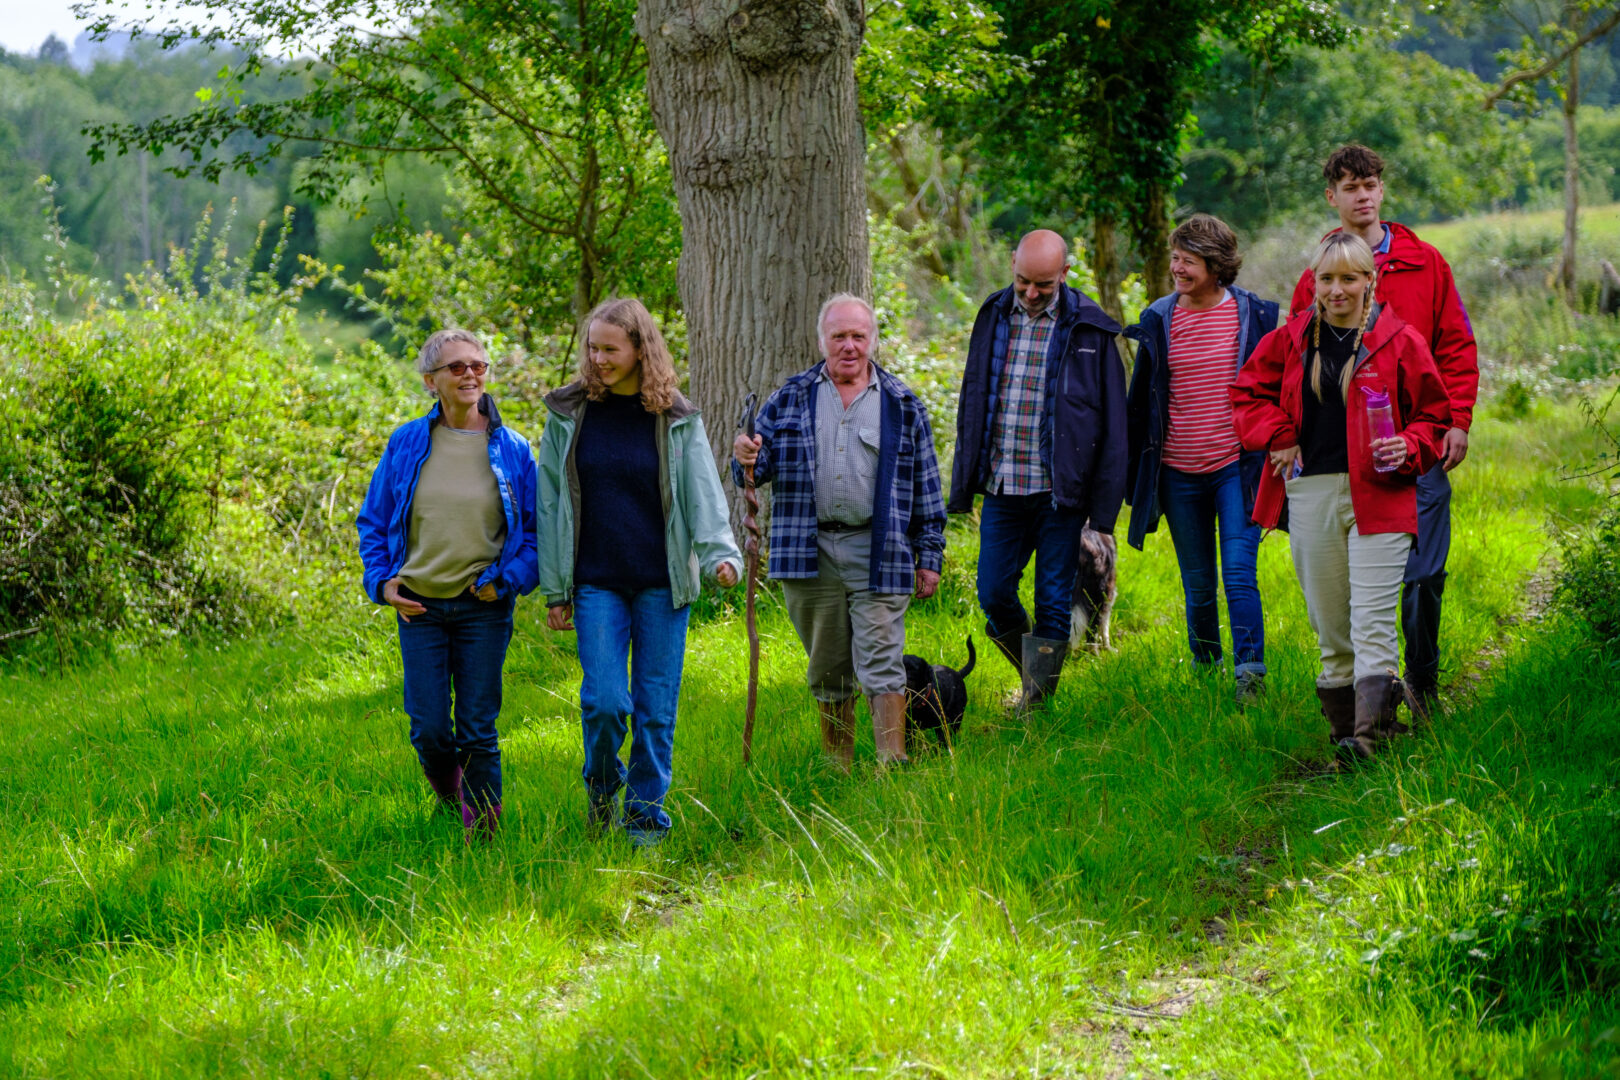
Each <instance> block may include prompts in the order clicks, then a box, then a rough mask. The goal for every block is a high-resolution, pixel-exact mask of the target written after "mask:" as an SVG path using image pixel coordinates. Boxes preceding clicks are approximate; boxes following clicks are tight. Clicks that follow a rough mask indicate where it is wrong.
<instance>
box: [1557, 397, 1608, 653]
mask: <svg viewBox="0 0 1620 1080" xmlns="http://www.w3.org/2000/svg"><path fill="white" fill-rule="evenodd" d="M1616 403H1620V388H1617V389H1615V390H1611V391H1610V392H1609V396H1608V398H1607V400H1605V401H1604V402H1603V403H1602V404H1601V405H1598V404H1594V403H1593V402H1592V401H1590V400H1583V401H1582V403H1581V404H1582V408H1583V410H1584V412H1585V413H1586V417H1587V420H1588V423H1589V424H1590V426H1591V430H1592V433H1593V434H1594V435H1596V436H1597V440H1598V449H1597V450H1596V451H1595V453H1594V454H1593V456H1592V458H1591V459H1590V460H1589V461H1586V462H1583V463H1582V467H1580V468H1578V469H1577V470H1576V471H1577V473H1578V474H1579V475H1581V476H1584V477H1592V478H1595V479H1596V480H1597V481H1598V482H1599V483H1600V484H1602V485H1604V486H1605V490H1606V492H1607V494H1608V496H1609V501H1608V504H1607V506H1606V507H1605V508H1604V509H1603V512H1602V513H1601V514H1599V515H1598V516H1597V518H1596V520H1595V521H1593V522H1592V523H1591V524H1590V525H1588V526H1586V527H1584V528H1579V529H1576V530H1573V531H1572V532H1570V533H1568V534H1567V535H1566V536H1565V537H1564V541H1563V561H1562V565H1560V567H1559V569H1558V594H1557V595H1558V599H1559V601H1560V602H1562V603H1563V604H1564V606H1565V607H1567V608H1568V609H1570V610H1571V611H1573V612H1574V613H1575V614H1576V615H1577V616H1578V617H1579V618H1581V619H1583V620H1585V622H1586V624H1587V625H1588V626H1589V627H1590V628H1591V631H1592V634H1593V636H1595V637H1596V638H1597V639H1598V640H1599V641H1602V642H1604V643H1606V644H1609V645H1617V644H1620V433H1617V432H1616V430H1615V429H1614V427H1612V426H1611V425H1612V424H1613V421H1612V420H1611V419H1610V416H1609V414H1610V411H1611V410H1612V409H1613V408H1614V406H1615V405H1616Z"/></svg>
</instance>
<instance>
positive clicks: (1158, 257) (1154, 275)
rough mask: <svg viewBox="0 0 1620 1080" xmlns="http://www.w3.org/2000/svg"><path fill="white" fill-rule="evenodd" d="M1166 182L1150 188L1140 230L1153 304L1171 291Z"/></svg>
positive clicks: (1144, 274)
mask: <svg viewBox="0 0 1620 1080" xmlns="http://www.w3.org/2000/svg"><path fill="white" fill-rule="evenodd" d="M1168 201H1169V200H1168V198H1167V194H1166V192H1165V189H1164V185H1163V184H1152V185H1150V186H1149V187H1148V197H1147V205H1146V206H1145V207H1144V208H1143V211H1142V222H1141V227H1140V228H1139V229H1138V230H1137V237H1138V239H1137V248H1138V250H1140V251H1141V253H1142V284H1143V285H1145V286H1146V287H1147V299H1148V302H1149V303H1151V302H1153V301H1154V300H1157V299H1158V298H1159V297H1161V296H1163V295H1164V294H1165V293H1167V292H1169V291H1170V214H1169V211H1168V210H1167V208H1166V207H1167V203H1168Z"/></svg>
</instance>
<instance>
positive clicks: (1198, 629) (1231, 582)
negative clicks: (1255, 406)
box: [1159, 461, 1266, 674]
mask: <svg viewBox="0 0 1620 1080" xmlns="http://www.w3.org/2000/svg"><path fill="white" fill-rule="evenodd" d="M1159 508H1160V510H1161V511H1162V512H1163V513H1164V520H1165V523H1166V524H1167V525H1169V526H1170V539H1171V542H1173V543H1174V544H1175V546H1176V562H1177V563H1178V564H1179V565H1180V567H1181V588H1182V591H1183V593H1185V595H1186V600H1187V642H1188V644H1190V645H1191V646H1192V654H1193V660H1194V661H1195V662H1196V663H1200V664H1214V663H1219V662H1220V659H1221V614H1220V608H1219V606H1218V604H1217V603H1216V599H1215V584H1216V568H1215V545H1216V541H1217V539H1218V540H1219V542H1220V579H1221V583H1222V584H1223V585H1224V586H1225V589H1226V610H1227V613H1228V614H1229V615H1230V616H1231V619H1232V652H1233V654H1234V658H1235V660H1236V661H1237V672H1238V673H1239V674H1241V673H1243V672H1246V671H1252V672H1256V673H1259V674H1264V673H1265V670H1266V623H1265V617H1264V615H1263V614H1262V613H1261V610H1260V586H1259V583H1258V581H1257V578H1256V569H1255V565H1256V561H1257V559H1258V555H1259V551H1260V526H1258V525H1256V524H1255V523H1254V522H1253V521H1252V520H1250V516H1249V513H1248V511H1247V510H1245V509H1244V505H1243V474H1242V471H1241V467H1240V465H1239V463H1238V462H1235V461H1234V462H1233V463H1232V464H1230V465H1228V466H1226V467H1225V468H1222V469H1216V470H1215V471H1214V472H1210V473H1188V472H1182V471H1181V470H1180V469H1173V468H1171V467H1170V466H1168V465H1165V466H1163V467H1162V468H1161V469H1160V471H1159Z"/></svg>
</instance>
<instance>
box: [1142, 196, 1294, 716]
mask: <svg viewBox="0 0 1620 1080" xmlns="http://www.w3.org/2000/svg"><path fill="white" fill-rule="evenodd" d="M1242 265H1243V259H1242V257H1241V256H1240V255H1239V254H1238V249H1237V237H1236V236H1234V235H1233V233H1232V230H1231V229H1230V228H1228V227H1227V225H1226V224H1225V222H1223V221H1221V220H1220V219H1219V218H1214V217H1210V216H1209V215H1208V214H1195V215H1194V216H1193V217H1192V218H1190V219H1188V220H1187V221H1186V222H1185V223H1183V224H1182V225H1181V226H1180V227H1179V228H1177V229H1176V231H1175V232H1174V233H1172V234H1171V236H1170V273H1171V276H1172V278H1173V279H1174V282H1175V291H1174V292H1172V293H1170V294H1169V295H1168V296H1165V297H1163V298H1161V299H1160V300H1158V301H1157V302H1156V303H1154V304H1153V305H1152V306H1150V307H1149V308H1148V309H1147V310H1146V311H1144V312H1143V313H1142V319H1141V321H1140V322H1138V323H1137V324H1136V325H1135V326H1132V327H1130V328H1129V329H1128V330H1126V331H1125V335H1126V336H1127V337H1129V338H1131V339H1132V340H1133V341H1136V342H1137V343H1138V349H1137V355H1136V368H1135V372H1134V373H1133V375H1132V379H1131V391H1130V397H1129V399H1128V401H1127V405H1126V410H1127V414H1128V420H1129V433H1130V441H1131V455H1130V468H1131V476H1130V477H1129V479H1128V486H1127V489H1126V490H1127V491H1129V492H1130V493H1131V495H1130V502H1131V523H1130V530H1129V533H1128V539H1129V541H1130V543H1131V544H1133V545H1134V546H1136V547H1137V548H1141V547H1142V544H1143V541H1144V539H1145V538H1146V535H1147V534H1148V533H1150V532H1153V531H1155V530H1156V529H1157V527H1158V519H1159V516H1160V514H1163V516H1164V517H1165V518H1166V519H1167V520H1168V522H1169V525H1170V539H1171V541H1172V542H1173V543H1174V544H1175V548H1176V560H1177V562H1178V563H1179V564H1180V568H1181V584H1182V589H1183V592H1184V593H1185V594H1186V602H1187V640H1188V642H1189V644H1190V645H1191V647H1192V655H1193V661H1194V663H1197V664H1200V665H1209V666H1214V665H1216V664H1219V663H1220V662H1221V658H1222V653H1221V626H1220V611H1219V608H1218V606H1217V601H1216V595H1215V587H1216V549H1217V545H1218V547H1219V552H1220V578H1221V581H1222V583H1223V584H1224V586H1225V592H1226V606H1227V612H1228V614H1229V616H1230V619H1231V625H1232V651H1233V654H1234V661H1235V664H1236V668H1235V675H1236V685H1237V700H1238V703H1239V704H1240V705H1241V704H1244V703H1246V702H1247V701H1249V700H1252V699H1253V698H1254V697H1255V696H1256V695H1258V694H1259V693H1260V691H1261V689H1262V688H1263V686H1264V683H1265V674H1266V662H1265V622H1264V618H1263V615H1262V613H1261V608H1260V589H1259V585H1258V584H1257V582H1256V572H1255V562H1256V557H1257V553H1258V550H1259V546H1260V529H1259V527H1258V526H1256V525H1255V524H1254V522H1253V521H1252V520H1251V515H1252V514H1253V511H1254V496H1255V492H1256V490H1257V489H1258V487H1259V483H1260V475H1261V471H1262V469H1263V468H1264V465H1265V455H1264V454H1263V453H1260V454H1245V453H1244V451H1243V447H1242V445H1241V444H1240V443H1239V442H1238V437H1237V432H1236V431H1235V430H1234V428H1233V426H1232V403H1231V399H1230V397H1229V396H1228V390H1229V388H1230V387H1231V385H1232V383H1233V381H1234V380H1235V379H1236V378H1237V373H1238V369H1239V368H1240V367H1242V365H1243V362H1244V361H1245V360H1247V359H1248V358H1249V354H1250V353H1251V352H1253V350H1254V347H1255V345H1256V344H1258V343H1259V341H1260V339H1261V338H1262V337H1264V336H1265V335H1266V334H1268V333H1270V332H1271V331H1272V330H1273V329H1275V328H1276V325H1277V305H1276V304H1274V303H1272V302H1270V301H1267V300H1261V299H1260V298H1259V297H1257V296H1255V295H1254V294H1252V293H1250V292H1248V291H1247V290H1244V289H1240V288H1238V287H1237V286H1236V285H1234V284H1233V282H1234V281H1235V280H1236V278H1237V272H1238V268H1239V267H1241V266H1242Z"/></svg>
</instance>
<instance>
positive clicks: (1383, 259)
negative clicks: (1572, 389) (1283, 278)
mask: <svg viewBox="0 0 1620 1080" xmlns="http://www.w3.org/2000/svg"><path fill="white" fill-rule="evenodd" d="M1384 224H1385V225H1388V226H1389V251H1388V252H1387V253H1385V254H1383V255H1378V256H1376V261H1377V264H1378V299H1379V301H1380V302H1381V303H1383V304H1385V305H1387V306H1389V307H1392V308H1394V309H1395V314H1397V315H1399V316H1400V317H1401V318H1402V319H1403V320H1405V321H1406V323H1407V324H1408V325H1409V326H1411V327H1412V329H1414V330H1416V331H1417V332H1418V336H1419V337H1421V338H1422V339H1423V341H1424V344H1426V345H1428V346H1429V352H1430V353H1432V354H1433V356H1434V364H1435V367H1437V368H1439V369H1440V377H1441V378H1442V379H1444V380H1445V383H1446V396H1447V397H1449V398H1450V399H1451V426H1452V427H1458V428H1462V429H1463V430H1464V431H1467V430H1468V428H1469V425H1471V424H1472V423H1473V422H1474V400H1475V399H1476V398H1477V397H1479V350H1478V348H1477V347H1476V346H1475V345H1474V327H1473V326H1472V324H1470V323H1469V321H1468V312H1467V311H1466V310H1465V309H1464V308H1463V302H1462V297H1461V296H1459V295H1458V294H1457V284H1456V282H1455V281H1453V280H1452V277H1451V267H1450V266H1449V265H1448V264H1447V263H1446V260H1445V257H1444V256H1443V255H1441V254H1440V252H1439V251H1437V250H1435V248H1434V245H1432V244H1425V243H1424V242H1423V241H1422V240H1419V239H1418V238H1417V233H1415V232H1413V231H1412V230H1411V229H1408V228H1407V227H1406V226H1405V225H1402V224H1399V223H1398V222H1394V221H1386V222H1384ZM1333 231H1334V232H1338V231H1340V230H1338V229H1334V230H1333ZM1315 303H1316V281H1315V279H1314V278H1313V277H1312V276H1311V272H1310V271H1309V270H1306V271H1305V272H1304V273H1303V274H1301V275H1300V278H1299V284H1297V285H1295V286H1294V298H1293V301H1292V302H1291V303H1290V304H1289V305H1288V310H1289V314H1290V315H1298V314H1299V313H1300V312H1302V311H1309V310H1310V309H1311V308H1312V307H1313V306H1314V305H1315Z"/></svg>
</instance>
